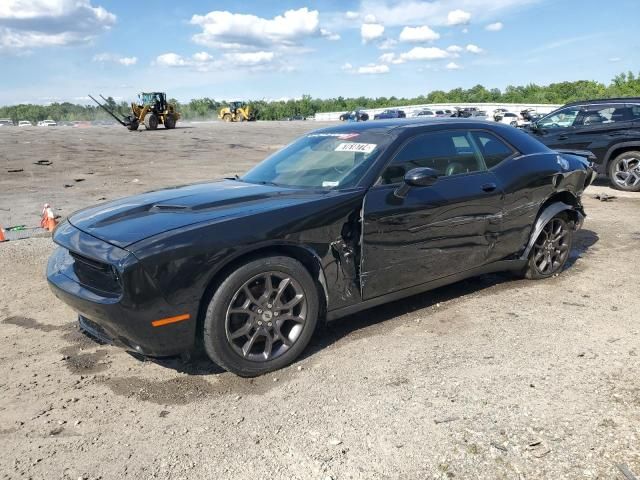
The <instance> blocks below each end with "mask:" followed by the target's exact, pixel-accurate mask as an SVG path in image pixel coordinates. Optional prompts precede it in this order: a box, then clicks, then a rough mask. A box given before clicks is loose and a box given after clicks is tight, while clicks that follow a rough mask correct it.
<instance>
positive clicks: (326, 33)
mask: <svg viewBox="0 0 640 480" xmlns="http://www.w3.org/2000/svg"><path fill="white" fill-rule="evenodd" d="M320 35H321V36H322V37H324V38H326V39H327V40H331V41H336V40H340V35H339V34H337V33H333V32H330V31H329V30H327V29H325V28H321V29H320Z"/></svg>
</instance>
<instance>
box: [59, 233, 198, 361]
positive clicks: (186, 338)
mask: <svg viewBox="0 0 640 480" xmlns="http://www.w3.org/2000/svg"><path fill="white" fill-rule="evenodd" d="M54 240H55V241H56V243H58V244H59V245H61V246H60V247H58V248H57V249H56V250H55V251H54V253H53V254H52V255H51V257H50V258H49V262H48V265H47V280H48V283H49V286H50V287H51V290H52V291H53V293H54V295H55V296H56V297H57V298H59V299H60V300H62V301H63V302H64V303H66V304H67V305H69V306H70V307H71V308H73V309H74V310H75V311H76V312H78V313H79V315H80V326H81V328H82V329H84V330H86V331H87V332H88V333H90V334H91V335H93V336H95V337H98V338H99V339H100V340H102V341H104V342H107V343H113V344H115V345H117V346H121V347H123V348H125V349H127V350H131V351H134V352H137V353H139V354H142V355H147V356H157V357H162V356H170V355H178V354H180V353H184V352H186V351H189V350H190V349H192V348H193V345H194V340H195V331H196V319H197V313H198V312H197V308H198V306H197V305H195V306H177V305H170V304H168V303H167V302H166V300H165V299H164V297H163V296H162V294H161V293H160V292H159V291H158V289H157V288H156V287H155V285H154V284H153V281H152V280H151V279H150V278H149V277H148V275H146V272H144V271H143V269H142V266H141V265H140V264H139V262H137V259H135V257H134V256H133V255H132V254H130V253H129V252H126V251H124V250H122V249H118V248H117V247H113V246H112V245H109V244H107V243H106V242H102V241H100V240H98V239H96V238H95V237H91V236H90V235H87V234H85V233H83V232H81V231H80V230H78V229H76V228H75V227H73V226H70V225H68V224H65V225H64V226H63V228H62V230H60V229H59V230H56V232H55V234H54ZM69 246H72V247H73V250H72V251H73V253H74V255H72V254H71V252H70V250H69V248H68V247H69ZM114 250H115V251H114ZM105 251H109V253H108V255H105V254H104V253H105ZM78 255H82V256H84V257H86V258H90V259H95V260H96V261H102V262H104V259H105V258H109V259H110V260H113V259H114V258H119V259H120V262H119V263H118V264H117V265H115V266H114V267H113V268H114V269H115V271H117V274H116V276H117V279H118V282H119V284H120V285H121V288H120V289H119V291H109V292H106V291H101V290H99V289H97V288H95V285H90V284H88V283H90V282H91V281H93V280H94V277H92V276H90V275H87V274H86V273H83V271H82V269H83V268H86V264H79V263H78V259H77V258H78ZM114 263H117V262H110V264H111V265H114ZM176 315H188V316H189V318H188V319H187V320H184V321H180V322H176V323H170V324H164V325H162V326H155V327H154V326H153V324H152V322H156V321H157V320H159V319H165V318H167V317H174V316H176Z"/></svg>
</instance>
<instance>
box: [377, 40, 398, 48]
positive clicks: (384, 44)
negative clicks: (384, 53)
mask: <svg viewBox="0 0 640 480" xmlns="http://www.w3.org/2000/svg"><path fill="white" fill-rule="evenodd" d="M397 44H398V41H397V40H394V39H393V38H387V39H385V40H383V41H381V42H380V43H379V44H378V48H379V49H380V50H393V49H394V48H396V45H397Z"/></svg>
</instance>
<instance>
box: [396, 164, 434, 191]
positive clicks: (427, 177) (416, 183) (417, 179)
mask: <svg viewBox="0 0 640 480" xmlns="http://www.w3.org/2000/svg"><path fill="white" fill-rule="evenodd" d="M439 177H440V172H438V170H435V169H433V168H428V167H421V168H414V169H412V170H409V171H408V172H407V173H406V175H405V176H404V183H406V184H407V185H409V186H411V187H429V186H431V185H433V184H434V183H436V182H437V181H438V178H439Z"/></svg>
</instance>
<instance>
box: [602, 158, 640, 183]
mask: <svg viewBox="0 0 640 480" xmlns="http://www.w3.org/2000/svg"><path fill="white" fill-rule="evenodd" d="M607 170H608V171H607V173H608V174H609V182H610V183H611V185H612V186H613V188H617V189H618V190H624V191H627V192H640V152H638V151H631V152H624V153H621V154H620V155H618V156H617V157H616V158H614V159H613V160H610V161H609V166H608V169H607Z"/></svg>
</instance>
